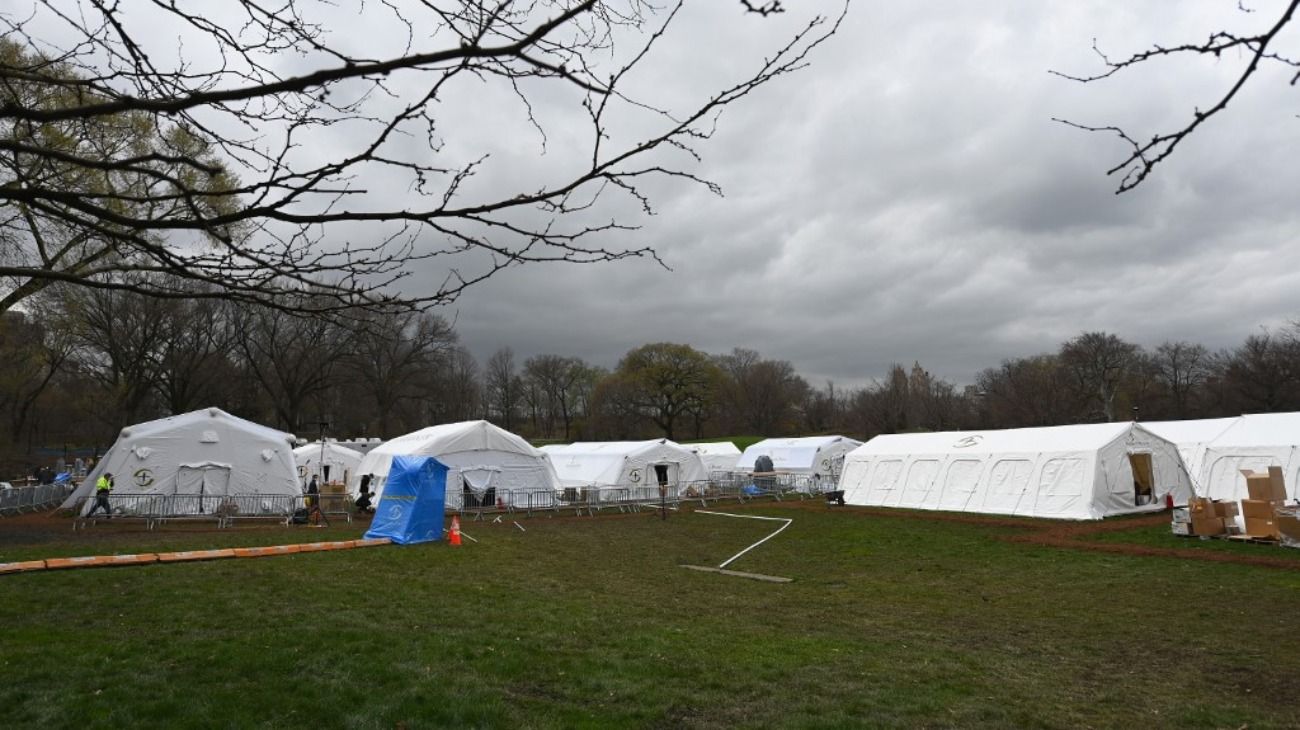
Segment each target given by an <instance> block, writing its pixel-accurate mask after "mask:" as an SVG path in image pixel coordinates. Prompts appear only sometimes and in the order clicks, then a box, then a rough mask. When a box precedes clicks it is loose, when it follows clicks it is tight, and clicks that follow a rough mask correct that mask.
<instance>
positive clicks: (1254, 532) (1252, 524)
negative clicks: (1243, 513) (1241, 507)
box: [1246, 517, 1280, 540]
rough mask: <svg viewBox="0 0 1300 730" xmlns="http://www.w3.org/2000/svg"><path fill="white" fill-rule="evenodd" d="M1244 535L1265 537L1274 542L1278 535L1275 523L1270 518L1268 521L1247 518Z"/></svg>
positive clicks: (1274, 520)
mask: <svg viewBox="0 0 1300 730" xmlns="http://www.w3.org/2000/svg"><path fill="white" fill-rule="evenodd" d="M1246 534H1247V535H1250V536H1251V537H1266V538H1271V539H1274V540H1276V539H1277V538H1278V536H1279V535H1280V533H1279V532H1278V531H1277V521H1276V519H1275V518H1272V517H1270V518H1268V519H1262V518H1259V517H1247V518H1246Z"/></svg>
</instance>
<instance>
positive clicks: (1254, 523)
mask: <svg viewBox="0 0 1300 730" xmlns="http://www.w3.org/2000/svg"><path fill="white" fill-rule="evenodd" d="M1241 475H1242V476H1244V477H1246V492H1247V493H1248V494H1249V495H1250V497H1249V498H1248V499H1243V500H1241V514H1242V516H1243V517H1245V520H1246V534H1247V535H1249V536H1250V537H1261V538H1266V539H1269V540H1276V539H1278V538H1279V537H1280V536H1281V534H1280V533H1279V532H1278V529H1277V508H1278V507H1281V506H1282V505H1283V504H1284V503H1285V502H1286V485H1285V484H1284V483H1283V482H1282V467H1280V466H1270V467H1269V468H1268V471H1267V472H1259V471H1251V470H1249V469H1242V470H1241Z"/></svg>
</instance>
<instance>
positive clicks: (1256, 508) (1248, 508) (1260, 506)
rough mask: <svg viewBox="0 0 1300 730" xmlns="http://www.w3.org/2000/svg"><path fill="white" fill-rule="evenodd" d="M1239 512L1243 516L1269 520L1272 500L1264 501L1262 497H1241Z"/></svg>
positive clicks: (1272, 508)
mask: <svg viewBox="0 0 1300 730" xmlns="http://www.w3.org/2000/svg"><path fill="white" fill-rule="evenodd" d="M1241 514H1242V516H1243V517H1249V518H1252V519H1257V520H1271V519H1273V514H1274V505H1273V503H1272V502H1266V501H1264V500H1262V499H1243V500H1241Z"/></svg>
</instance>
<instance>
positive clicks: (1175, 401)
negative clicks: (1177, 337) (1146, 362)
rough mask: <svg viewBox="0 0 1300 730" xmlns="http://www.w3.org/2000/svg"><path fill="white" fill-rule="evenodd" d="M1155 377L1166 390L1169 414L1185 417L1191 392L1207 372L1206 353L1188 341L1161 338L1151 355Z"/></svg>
mask: <svg viewBox="0 0 1300 730" xmlns="http://www.w3.org/2000/svg"><path fill="white" fill-rule="evenodd" d="M1153 362H1154V365H1155V373H1156V378H1157V380H1159V381H1160V384H1161V385H1162V386H1164V389H1165V392H1166V393H1168V394H1169V400H1170V404H1171V406H1172V411H1173V415H1174V416H1176V417H1178V418H1186V417H1187V416H1188V412H1189V409H1190V406H1191V401H1192V394H1193V393H1195V392H1196V390H1197V389H1198V388H1200V387H1201V385H1202V384H1204V383H1205V379H1206V378H1207V377H1209V375H1210V353H1209V351H1208V350H1206V349H1205V346H1204V345H1197V344H1194V343H1191V342H1183V341H1178V342H1168V341H1166V342H1162V343H1161V344H1160V346H1159V347H1157V348H1156V351H1155V354H1154V355H1153Z"/></svg>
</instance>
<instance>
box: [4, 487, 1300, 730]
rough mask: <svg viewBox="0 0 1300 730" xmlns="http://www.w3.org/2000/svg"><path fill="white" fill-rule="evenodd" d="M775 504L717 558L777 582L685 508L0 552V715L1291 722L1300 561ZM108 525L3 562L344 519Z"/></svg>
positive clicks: (105, 722)
mask: <svg viewBox="0 0 1300 730" xmlns="http://www.w3.org/2000/svg"><path fill="white" fill-rule="evenodd" d="M799 506H800V507H803V508H792V507H791V506H788V505H782V504H772V503H768V504H764V505H761V506H758V507H754V506H750V507H745V508H741V509H744V510H746V511H749V512H752V513H757V514H768V515H777V516H789V517H792V518H793V519H794V524H793V525H792V526H791V527H790V528H789V529H788V530H786V531H785V532H784V533H782V534H781V535H780V536H778V537H776V538H775V539H773V540H772V541H770V542H768V543H766V544H764V545H763V546H761V547H759V548H758V549H757V550H755V551H754V552H752V553H750V554H749V555H747V556H745V557H744V558H742V559H741V560H740V561H738V562H737V563H735V564H734V565H732V566H731V567H733V568H735V569H738V570H746V571H753V572H760V573H767V574H772V575H780V576H788V577H791V578H794V579H795V582H794V583H790V584H771V583H761V582H757V581H749V580H744V579H739V578H732V577H727V576H721V575H716V574H709V573H698V572H694V571H688V570H683V569H681V568H679V567H678V565H679V564H682V563H693V564H712V565H716V564H718V563H719V562H721V561H722V560H724V559H725V558H727V557H729V556H731V555H732V554H734V553H735V552H737V551H739V550H740V549H741V548H743V547H745V546H746V545H749V544H750V543H752V542H754V541H755V540H757V539H759V538H760V537H762V536H763V535H765V534H767V533H768V532H770V531H771V530H772V529H774V525H773V524H771V523H765V522H758V521H751V520H738V519H728V518H722V517H712V516H706V515H700V514H691V513H673V514H671V516H670V518H669V519H668V520H667V521H660V520H659V519H657V518H656V517H653V516H651V515H650V514H648V513H647V514H643V515H634V516H612V515H611V516H604V517H598V518H594V519H592V518H582V519H574V518H564V519H550V518H546V517H540V518H533V519H531V520H526V521H525V520H520V523H521V524H522V525H523V526H524V527H526V528H527V532H524V531H520V530H519V529H517V528H516V527H515V526H514V525H512V524H510V523H509V522H506V523H503V524H498V525H484V524H482V523H467V524H466V525H465V529H466V530H467V532H468V533H469V534H470V535H472V536H474V537H476V538H478V539H479V541H480V542H479V543H477V544H475V543H469V542H467V544H466V546H465V547H462V548H459V549H452V548H449V547H446V546H444V545H441V544H438V545H426V546H415V547H406V548H400V547H391V548H388V547H385V548H370V549H363V550H352V551H344V552H328V553H313V554H304V555H294V556H287V557H276V558H262V559H253V560H227V561H217V562H210V563H195V564H178V565H155V566H147V567H136V568H113V569H98V570H95V569H92V570H79V571H63V572H45V573H32V574H23V575H10V576H0V597H2V599H0V673H3V677H4V681H3V682H0V726H3V727H73V726H75V727H104V728H122V727H141V726H152V727H169V728H170V727H187V726H195V727H241V728H242V727H254V726H260V727H312V728H332V727H376V728H381V727H382V728H393V727H405V728H418V727H449V726H457V727H512V728H514V727H525V728H528V727H593V728H606V727H711V728H731V727H777V726H780V727H840V726H870V727H909V728H910V727H973V726H983V727H999V728H1001V727H1060V728H1077V727H1177V728H1183V727H1208V728H1212V727H1230V728H1240V727H1243V726H1248V727H1250V728H1252V729H1258V728H1270V727H1274V728H1287V727H1297V726H1300V702H1298V700H1297V698H1300V651H1297V646H1300V642H1298V641H1297V638H1296V627H1295V623H1296V613H1297V611H1296V609H1297V607H1298V606H1300V570H1297V571H1290V570H1280V569H1267V568H1256V567H1248V566H1242V565H1233V564H1219V563H1206V562H1201V561H1184V560H1177V559H1171V558H1156V557H1128V556H1123V555H1113V554H1103V553H1095V552H1086V551H1076V550H1069V549H1061V548H1048V547H1041V546H1037V545H1031V544H1021V543H1010V542H1006V541H1003V540H1000V539H998V538H999V537H1000V536H1005V535H1009V534H1014V532H1016V528H1011V527H989V526H983V525H972V524H959V523H947V522H940V521H928V520H924V519H917V518H916V517H914V516H903V515H900V516H897V517H892V516H887V517H882V516H877V515H868V514H864V513H862V512H858V511H854V510H839V511H834V510H828V509H826V508H824V507H822V506H821V505H811V504H808V503H804V504H802V505H799ZM810 507H811V508H810ZM719 509H723V510H727V509H736V508H735V507H734V506H726V507H721V508H719ZM118 527H119V526H115V527H114V529H113V530H100V531H99V532H96V531H95V530H91V531H90V533H93V534H87V535H84V536H83V535H82V534H81V533H77V534H76V535H74V534H73V533H72V532H71V531H69V532H68V534H67V537H66V539H64V538H57V536H55V538H57V539H53V538H46V541H45V542H44V543H43V544H36V545H32V544H16V543H15V541H13V540H9V541H8V542H7V544H4V545H3V547H2V548H0V560H12V559H21V558H24V557H39V556H45V555H54V554H65V555H66V554H78V553H87V552H107V551H109V549H113V550H117V549H119V548H120V551H123V552H125V551H136V550H143V549H150V550H163V549H172V548H195V547H212V546H223V545H233V544H273V543H280V542H288V541H295V540H301V541H310V540H318V539H332V538H338V537H344V536H352V535H354V534H356V533H358V532H359V531H360V530H359V528H352V529H350V530H349V529H348V528H344V527H338V528H334V529H330V530H314V531H310V530H304V529H301V528H299V529H297V530H281V529H269V530H268V529H254V530H237V531H224V532H221V533H200V534H195V533H188V532H181V531H161V532H156V533H153V534H147V533H143V532H132V533H129V534H124V533H120V532H118V531H117V530H118ZM4 530H5V525H4V523H3V522H0V537H2V536H3V531H4ZM1138 532H1141V531H1138ZM1143 534H1145V533H1143ZM1105 539H1106V540H1116V539H1119V536H1118V535H1116V534H1111V535H1107V536H1106V537H1105ZM82 541H85V542H82ZM1179 544H1180V545H1183V544H1185V543H1179ZM1237 547H1239V548H1240V547H1244V548H1247V549H1254V550H1256V551H1261V550H1262V551H1269V550H1270V549H1269V548H1263V547H1259V546H1237ZM1272 551H1273V552H1276V551H1277V549H1272ZM1273 552H1268V554H1273Z"/></svg>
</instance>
